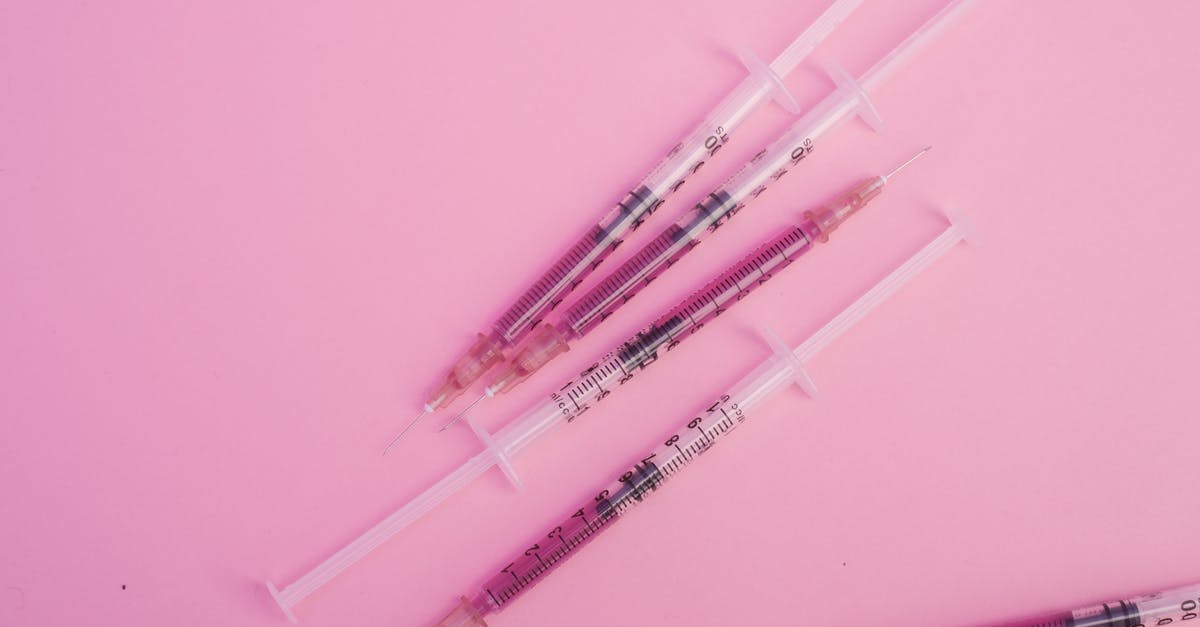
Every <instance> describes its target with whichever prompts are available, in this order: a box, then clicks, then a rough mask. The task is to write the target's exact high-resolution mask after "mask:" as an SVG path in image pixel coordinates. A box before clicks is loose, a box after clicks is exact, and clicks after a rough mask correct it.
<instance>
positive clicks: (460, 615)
mask: <svg viewBox="0 0 1200 627" xmlns="http://www.w3.org/2000/svg"><path fill="white" fill-rule="evenodd" d="M965 236H966V231H965V229H964V228H963V226H961V225H957V224H956V225H951V226H950V228H948V229H947V230H946V231H944V232H943V233H942V234H941V235H939V236H938V237H937V238H936V239H934V240H933V241H932V242H930V243H929V244H927V245H926V246H925V247H924V248H922V249H921V250H920V251H919V252H918V253H917V254H916V255H914V256H913V257H912V258H910V259H909V260H908V261H906V262H905V263H904V264H903V265H901V266H900V267H899V268H897V269H896V270H895V271H893V272H892V273H891V274H889V275H888V276H887V277H886V278H885V279H883V280H882V281H881V282H880V283H878V284H877V285H876V286H875V287H873V288H871V290H870V291H868V292H867V293H866V294H864V295H863V296H861V297H860V298H859V299H858V300H856V301H855V302H854V303H853V304H852V305H850V306H849V307H848V308H846V309H845V310H844V311H842V312H841V313H840V314H838V316H837V317H835V318H834V319H833V320H831V321H830V322H829V323H828V324H826V325H825V326H824V327H822V328H821V329H820V330H818V331H817V332H816V333H815V334H813V336H812V337H810V338H809V339H808V340H807V341H805V342H804V343H803V344H801V345H800V346H799V347H797V348H796V349H795V350H793V349H792V348H790V347H789V346H787V345H785V344H783V342H782V341H780V340H779V339H778V338H777V337H776V336H775V335H774V334H773V333H771V332H770V331H767V332H766V338H767V341H768V343H770V344H771V346H772V349H773V350H774V355H773V356H772V357H770V358H768V359H767V360H766V361H764V362H763V363H762V364H761V365H759V366H758V367H757V368H755V369H754V370H753V371H752V372H751V373H750V374H748V375H746V376H745V377H744V378H743V379H742V380H741V381H739V382H738V383H737V384H735V385H734V386H733V387H732V388H730V389H729V391H728V392H725V393H724V394H721V395H719V396H718V397H717V398H716V399H715V400H714V401H713V402H712V403H711V404H709V405H707V406H706V407H705V408H704V409H703V410H701V411H700V412H699V414H698V415H693V416H690V417H689V418H688V420H687V422H686V423H685V424H684V425H682V426H681V427H679V429H678V430H677V431H675V433H673V434H671V435H670V437H667V438H665V439H664V440H663V441H662V443H661V444H658V445H656V446H655V448H654V449H653V450H652V451H650V452H649V453H648V454H646V455H645V456H643V457H641V458H640V461H638V462H637V463H636V464H634V466H633V468H631V469H629V470H627V471H625V472H624V473H623V474H621V475H620V476H619V477H618V478H617V479H616V480H615V481H613V482H612V483H610V484H609V485H608V486H606V487H605V488H604V489H603V490H601V491H600V492H599V494H597V495H595V497H590V498H588V499H586V500H585V501H584V502H583V503H582V504H581V505H580V506H579V507H578V508H577V509H574V510H572V511H573V513H571V514H570V515H569V516H567V517H566V518H565V519H564V520H563V521H562V522H560V523H558V524H557V525H555V526H554V527H552V528H551V529H550V530H549V532H548V533H539V534H538V535H536V536H535V537H534V539H533V540H532V541H531V542H529V543H528V544H526V545H525V546H527V547H529V548H527V549H525V550H524V551H523V552H522V553H520V554H518V555H516V556H514V557H513V559H512V561H510V562H508V564H507V565H506V566H504V567H503V568H501V569H500V571H499V572H498V573H496V574H495V575H493V576H491V577H490V578H489V579H488V580H487V581H486V582H485V583H484V584H483V585H482V586H481V587H480V588H479V590H478V591H477V592H475V593H474V594H472V595H471V597H469V598H468V597H461V598H460V601H459V605H458V606H457V607H455V608H454V610H452V611H451V612H450V614H449V615H447V616H446V617H445V618H444V619H442V620H441V621H440V622H438V623H437V626H438V627H468V626H471V627H486V625H487V623H486V622H484V617H485V616H487V615H489V614H493V613H496V612H499V611H501V610H503V609H505V608H507V607H508V606H509V605H510V604H511V603H513V602H514V601H516V600H517V599H519V598H520V597H521V596H522V595H523V594H524V593H525V592H526V591H528V590H529V589H530V588H531V587H533V586H534V585H535V584H537V583H538V582H539V581H542V580H543V579H545V578H546V576H547V575H549V574H550V573H552V572H554V570H555V569H556V568H557V567H558V566H559V565H561V564H562V563H563V562H565V561H566V560H567V559H568V558H570V557H571V556H573V555H575V554H576V553H578V552H579V550H580V549H582V548H583V547H585V546H587V544H588V543H589V542H591V541H592V540H593V539H595V538H596V537H597V536H598V535H600V533H601V532H603V531H604V530H606V529H608V528H609V527H611V526H612V524H613V523H615V522H616V521H617V520H620V519H621V517H622V516H624V515H625V514H627V513H628V512H629V511H630V510H631V509H632V508H633V506H635V505H637V504H638V503H640V502H642V501H643V500H644V499H646V498H647V497H649V496H650V495H652V494H654V493H655V491H657V490H658V488H659V487H661V486H662V485H663V483H664V482H666V481H667V480H668V479H671V478H672V477H674V476H675V475H677V474H679V472H681V471H682V470H683V469H684V468H687V466H688V464H690V463H691V462H692V461H693V460H695V459H696V458H697V457H699V456H700V455H701V454H703V453H705V452H707V451H708V450H709V449H711V448H712V447H713V446H714V445H715V444H716V443H718V442H720V441H722V440H724V438H725V437H726V436H727V435H729V433H730V432H732V431H733V430H734V429H735V428H737V427H738V426H739V425H741V424H742V423H743V422H745V421H746V420H747V419H748V418H749V416H750V415H751V413H750V412H751V410H752V409H754V408H755V407H756V406H758V405H759V404H761V403H762V402H763V401H765V400H767V399H768V398H769V397H770V396H771V395H773V394H774V393H775V392H777V391H779V390H781V389H783V388H784V387H786V386H787V385H788V384H789V383H797V384H799V385H800V386H801V387H803V388H804V389H805V390H806V391H809V392H810V394H811V392H812V389H813V387H812V382H811V380H810V379H809V377H808V375H807V374H806V372H805V370H804V364H805V363H806V362H807V361H809V360H810V359H812V358H813V356H815V355H816V354H817V353H818V352H819V351H820V350H821V349H823V348H824V347H826V346H827V345H829V344H830V343H831V342H832V341H833V340H834V339H836V338H837V337H838V336H840V335H841V334H842V333H843V332H845V331H846V329H848V328H850V327H851V326H852V325H853V324H854V323H856V322H858V321H859V320H860V319H862V318H863V316H865V315H866V314H867V313H869V312H870V311H871V310H872V309H874V308H875V307H876V306H877V305H879V303H881V302H883V301H884V300H886V299H887V297H888V296H890V295H891V294H892V293H893V292H895V291H896V290H897V289H899V288H900V286H902V285H903V284H904V283H906V282H908V281H909V280H910V279H911V278H912V277H914V276H915V275H916V274H917V273H919V272H920V271H921V270H922V269H924V268H925V267H926V266H928V265H929V264H931V263H933V262H934V261H935V260H937V259H938V258H939V257H940V256H941V255H942V254H944V253H945V252H946V251H948V250H950V249H951V248H953V247H954V246H955V245H956V244H957V243H958V242H960V241H962V240H963V239H965ZM563 622H566V621H563Z"/></svg>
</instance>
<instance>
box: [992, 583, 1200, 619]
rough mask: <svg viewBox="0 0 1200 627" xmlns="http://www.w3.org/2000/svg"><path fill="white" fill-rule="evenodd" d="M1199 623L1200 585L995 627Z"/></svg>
mask: <svg viewBox="0 0 1200 627" xmlns="http://www.w3.org/2000/svg"><path fill="white" fill-rule="evenodd" d="M1191 620H1200V584H1196V585H1191V586H1185V587H1181V588H1174V589H1171V590H1165V591H1162V592H1155V593H1153V594H1146V595H1142V596H1135V597H1132V598H1128V599H1121V600H1118V601H1109V602H1108V603H1100V604H1097V605H1089V606H1086V607H1081V608H1078V609H1075V610H1066V611H1062V612H1056V613H1054V614H1048V615H1044V616H1039V617H1037V618H1029V619H1025V620H1020V621H1014V622H1008V623H1003V624H997V625H994V627H1128V626H1130V625H1134V626H1145V627H1151V626H1154V625H1179V624H1184V625H1186V624H1190V623H1188V622H1187V621H1191Z"/></svg>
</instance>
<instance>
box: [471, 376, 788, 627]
mask: <svg viewBox="0 0 1200 627" xmlns="http://www.w3.org/2000/svg"><path fill="white" fill-rule="evenodd" d="M790 374H791V373H790V370H789V366H788V365H787V364H786V363H784V362H780V361H777V360H775V359H771V360H768V361H767V362H766V363H764V364H762V365H761V366H759V367H758V368H757V369H755V370H754V372H752V373H751V374H750V375H748V376H747V377H746V378H744V379H743V380H742V382H741V383H739V384H738V385H737V386H735V387H734V388H733V389H732V390H731V391H730V393H729V394H725V395H723V396H721V398H719V399H717V401H716V402H714V403H711V404H709V405H708V406H707V407H706V408H705V409H704V410H702V411H701V412H700V414H699V415H698V416H696V417H694V418H691V419H689V420H688V422H687V423H685V424H684V425H683V426H682V427H680V429H679V430H678V431H676V432H675V433H674V434H673V435H671V436H670V437H669V438H666V439H665V440H664V441H663V443H662V444H661V445H659V446H658V447H656V448H655V449H654V450H653V451H651V452H650V453H649V454H648V455H646V456H644V457H643V458H642V459H641V461H639V462H637V463H635V464H634V465H633V467H632V468H631V469H629V470H627V471H626V472H624V473H623V474H621V475H620V476H619V477H618V478H617V479H616V480H614V481H613V482H611V483H610V484H609V485H608V486H606V487H605V488H604V489H602V490H600V491H599V492H598V493H597V494H596V495H595V496H594V497H592V498H589V499H587V500H586V501H584V502H583V503H581V504H580V505H579V506H578V507H576V508H575V509H574V510H573V511H572V513H571V514H569V515H568V516H566V518H565V519H564V520H562V521H561V522H559V523H558V524H556V525H554V526H553V527H550V528H549V530H548V531H547V532H546V533H543V534H539V535H538V536H537V537H535V538H534V539H532V540H531V541H530V542H529V544H528V547H527V548H525V549H524V550H522V551H521V553H519V554H517V555H516V556H514V557H513V558H512V559H511V561H509V562H508V563H507V564H506V565H503V566H501V567H500V569H499V571H498V572H497V573H496V574H495V575H492V576H491V577H490V578H489V579H488V580H487V581H486V582H485V583H484V584H483V585H482V586H481V587H480V590H479V593H478V594H477V595H476V597H475V599H474V601H473V606H472V608H471V610H472V611H474V612H477V613H479V614H482V615H486V614H490V613H493V612H498V611H500V610H502V609H504V608H505V607H506V606H507V605H508V604H510V603H512V602H513V601H515V600H516V599H518V598H520V597H521V596H522V595H523V594H524V593H525V592H526V591H527V590H529V589H530V588H532V587H533V586H534V585H535V584H536V583H537V582H539V581H541V580H542V579H544V578H545V577H546V576H547V575H549V574H550V573H551V572H553V571H554V569H556V568H557V567H558V566H559V565H560V564H562V563H563V562H565V561H566V560H567V558H569V557H571V556H572V555H574V554H575V553H577V552H578V551H579V550H580V549H582V548H583V547H584V546H587V544H588V543H590V542H591V541H592V540H593V539H594V538H596V537H597V536H598V535H599V534H600V533H601V532H603V531H604V530H605V529H608V528H609V527H610V526H612V524H613V523H615V522H616V521H617V520H619V519H620V518H621V517H622V516H623V515H624V514H626V513H628V512H629V511H630V510H631V509H632V508H633V507H634V506H635V505H637V504H638V503H641V502H642V500H644V499H645V498H646V497H648V496H649V495H651V494H653V493H654V491H655V490H657V489H658V488H659V487H661V486H662V485H663V483H664V482H665V481H666V480H667V479H668V478H670V477H672V476H674V475H675V474H676V473H678V472H679V471H680V470H682V469H683V467H684V466H686V465H687V464H689V463H690V462H691V461H692V460H694V459H695V458H696V457H699V456H700V454H701V453H704V452H705V451H707V450H709V449H710V448H711V447H712V446H713V445H714V444H716V442H717V441H718V440H719V439H721V438H723V437H724V436H725V435H727V434H728V433H729V432H731V431H732V430H733V429H734V428H735V427H737V426H738V425H739V424H741V423H742V422H744V421H745V420H746V419H747V414H746V411H747V409H748V408H749V407H750V406H752V405H757V404H758V403H759V402H760V401H761V400H763V399H764V398H766V397H767V396H769V395H770V394H771V393H772V392H774V391H775V390H777V389H779V388H780V387H782V386H785V385H787V384H788V382H789V381H790Z"/></svg>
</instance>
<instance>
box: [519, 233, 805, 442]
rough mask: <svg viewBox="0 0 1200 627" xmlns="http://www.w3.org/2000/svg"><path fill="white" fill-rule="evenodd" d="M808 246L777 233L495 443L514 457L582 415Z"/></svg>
mask: <svg viewBox="0 0 1200 627" xmlns="http://www.w3.org/2000/svg"><path fill="white" fill-rule="evenodd" d="M811 247H812V242H811V241H810V240H809V238H808V236H807V235H806V234H805V225H800V226H795V227H792V228H789V229H786V230H784V231H782V232H780V233H779V234H777V235H776V236H775V237H773V238H771V239H770V240H768V241H767V242H766V243H764V244H762V245H761V246H759V247H758V248H757V249H755V250H754V252H752V253H750V254H749V255H747V256H746V257H745V258H743V259H742V260H741V261H740V262H738V263H736V264H734V265H733V266H731V267H730V268H728V269H727V270H725V271H724V272H722V273H721V274H719V275H717V277H716V278H714V279H713V280H712V281H710V282H709V283H708V284H706V285H705V286H704V287H703V288H701V289H700V290H698V291H696V292H694V293H693V294H692V295H691V296H689V297H688V298H686V299H684V300H683V301H682V302H680V303H679V304H678V305H676V306H675V307H674V308H672V309H671V310H670V311H668V312H667V313H666V314H664V315H663V316H661V317H660V318H659V319H658V320H656V321H655V322H654V323H653V324H651V325H650V326H648V327H646V328H645V329H644V330H642V331H641V332H639V333H637V334H636V335H635V336H633V337H632V338H630V339H629V340H628V341H626V342H624V343H623V344H621V345H620V346H619V347H617V349H616V350H613V351H611V352H609V353H608V354H606V355H605V356H604V357H603V358H601V359H600V360H598V361H596V362H595V363H593V364H592V365H591V366H590V367H589V368H587V369H586V370H585V371H583V372H582V373H580V375H579V377H578V378H576V379H573V380H571V381H568V382H567V383H566V384H564V385H562V386H561V387H560V388H559V389H558V390H556V391H555V392H553V393H552V394H550V396H549V398H547V399H546V400H545V401H544V402H542V403H539V404H538V405H536V406H534V407H533V408H532V409H530V410H529V411H527V412H526V413H525V414H523V415H522V416H521V417H519V418H518V419H517V420H515V421H514V422H512V423H510V424H509V425H507V426H506V427H504V428H503V429H501V430H500V431H499V432H498V433H497V434H496V440H497V442H499V443H500V445H501V446H502V447H504V449H505V452H506V453H508V454H512V453H515V451H516V450H519V449H520V448H522V447H523V446H524V445H525V444H527V443H528V442H530V441H532V440H533V439H536V438H537V437H539V436H540V435H541V434H542V433H543V432H545V431H546V430H548V429H550V428H552V427H554V426H556V425H558V424H566V423H568V422H571V421H574V420H575V419H577V418H579V417H580V416H582V415H584V414H585V413H587V412H588V411H589V410H590V409H591V408H592V407H593V406H595V405H596V404H597V403H599V402H600V401H602V400H604V399H605V398H607V397H608V395H609V394H611V393H612V392H613V390H615V389H617V388H619V387H620V386H622V385H624V384H625V383H628V382H629V381H630V380H632V379H633V377H634V375H636V374H637V373H638V372H639V371H641V370H644V369H645V368H647V367H649V366H650V365H651V364H653V363H654V362H656V361H658V358H659V356H660V355H662V354H665V353H666V352H667V351H670V350H672V349H674V348H675V347H676V346H678V345H679V343H680V342H682V341H683V340H684V339H686V338H687V337H689V336H690V335H691V334H693V333H695V332H696V331H698V330H700V329H701V328H703V327H704V325H705V324H707V323H708V322H709V321H711V320H713V319H714V318H716V317H717V316H719V315H721V314H722V313H724V312H725V311H727V310H728V309H729V308H730V307H732V306H733V305H734V304H736V303H737V302H738V301H740V300H741V299H743V298H745V297H746V295H747V294H749V293H750V292H752V291H754V290H755V289H757V288H758V287H759V286H761V285H763V284H764V283H766V282H767V281H768V280H770V279H771V278H772V277H774V276H776V275H777V274H778V273H779V271H781V270H782V269H784V268H786V267H787V266H789V265H791V264H792V263H793V262H794V261H795V260H796V259H797V258H799V257H800V256H801V255H803V254H804V253H805V252H807V251H808V250H809V249H810V248H811Z"/></svg>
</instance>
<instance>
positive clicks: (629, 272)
mask: <svg viewBox="0 0 1200 627" xmlns="http://www.w3.org/2000/svg"><path fill="white" fill-rule="evenodd" d="M780 147H782V148H783V149H785V150H791V149H792V145H791V144H790V143H786V144H783V145H782V146H779V145H773V146H772V147H771V148H770V149H768V150H767V151H764V153H769V152H770V151H772V150H775V149H777V148H780ZM928 150H929V147H926V148H924V149H923V150H921V151H920V152H918V153H917V154H915V155H913V156H912V157H910V158H909V159H908V160H907V161H905V162H904V163H901V164H900V165H898V166H896V167H895V168H893V169H892V171H890V172H888V173H887V174H884V175H881V176H875V177H871V178H868V179H866V180H863V181H861V182H859V183H858V184H857V185H855V186H854V187H853V188H852V189H850V190H849V191H847V192H846V193H845V194H843V195H842V196H841V197H839V198H838V199H837V200H835V201H834V202H831V203H829V204H828V205H826V206H825V207H823V208H822V209H821V210H820V211H817V212H812V211H810V212H807V213H806V214H805V220H806V223H805V224H802V225H800V226H797V227H795V228H794V229H793V230H792V231H789V235H788V237H790V238H800V237H802V236H803V237H804V245H805V247H804V248H803V249H800V250H796V251H794V253H793V257H794V256H796V255H799V254H801V253H803V252H804V251H807V250H808V244H810V243H811V242H812V241H813V240H814V239H817V238H819V239H820V241H822V242H823V241H825V240H827V239H828V237H829V233H830V232H832V231H833V230H834V229H835V228H837V225H838V224H839V223H840V222H842V221H844V220H845V219H846V218H847V217H849V216H850V215H851V214H853V213H854V212H856V211H858V210H859V209H862V208H863V207H865V206H866V205H867V203H869V202H871V201H872V200H874V199H875V198H876V197H878V196H879V195H880V194H881V193H883V189H884V187H885V186H886V185H887V184H888V182H889V181H890V180H891V177H892V176H895V175H896V174H897V173H898V172H900V171H901V170H903V169H904V168H905V167H907V166H908V165H909V164H910V163H912V162H913V161H915V160H917V158H919V157H920V156H921V155H923V154H925V152H926V151H928ZM760 154H762V153H760ZM748 169H752V168H748ZM743 172H745V171H743ZM739 176H741V175H739ZM735 178H738V177H735ZM764 186H765V183H764ZM728 188H730V186H726V187H725V188H723V190H724V189H728ZM734 188H735V189H736V186H735V187H734ZM723 190H719V191H718V192H717V193H714V194H711V195H710V196H709V198H708V200H706V201H705V202H703V203H700V204H699V205H697V206H696V208H695V209H693V210H692V211H691V212H689V213H688V215H687V216H685V217H684V218H683V219H682V220H680V221H679V222H678V223H676V224H674V225H672V226H671V227H670V228H668V229H667V230H666V231H663V233H662V234H661V235H659V236H658V237H657V238H655V239H654V240H653V241H651V242H650V243H649V244H647V245H646V247H645V248H643V249H642V250H641V251H640V252H638V254H636V255H634V256H633V257H632V258H630V259H629V261H627V262H626V263H624V264H623V265H622V266H621V267H620V268H619V269H617V271H616V272H614V273H613V274H612V275H611V276H609V277H608V278H607V279H606V280H605V281H604V282H603V283H601V284H600V285H598V286H597V287H596V288H595V289H593V290H592V291H591V292H589V293H588V294H587V295H586V296H584V297H583V299H581V300H580V301H579V303H578V304H576V305H575V306H573V307H571V308H570V309H569V310H567V312H566V314H565V315H564V316H563V318H562V319H561V320H560V321H559V322H558V323H556V324H542V325H541V326H539V327H538V329H537V330H536V331H535V332H534V334H533V335H532V336H530V338H529V340H528V341H527V342H526V343H525V345H524V346H522V347H521V350H520V351H518V352H517V353H516V354H515V355H514V356H513V357H512V359H510V360H509V361H508V363H507V365H506V367H505V368H504V369H503V370H502V371H501V373H500V376H499V377H497V378H496V380H495V381H494V382H493V383H492V384H491V385H489V386H488V387H486V388H485V389H484V394H483V396H481V397H480V398H479V399H478V400H476V401H475V402H473V403H471V405H470V406H468V407H467V408H466V409H465V410H463V413H465V412H467V411H470V410H471V409H472V408H473V407H474V406H475V405H476V404H477V403H478V402H479V400H482V399H483V398H486V397H489V396H495V395H497V394H500V393H503V392H507V391H509V390H511V389H513V388H514V387H516V386H517V385H518V384H519V383H521V382H522V381H524V380H525V379H526V378H528V377H529V376H530V375H532V374H533V373H534V372H536V371H537V370H538V369H540V368H541V367H542V366H544V365H546V364H547V363H549V362H550V361H551V360H552V359H554V358H555V357H556V356H558V355H560V354H562V353H564V352H566V351H567V350H569V347H570V343H571V342H573V341H575V340H577V339H579V338H582V337H583V336H584V335H586V334H587V333H588V332H589V331H591V330H592V329H594V328H596V327H597V326H598V325H599V324H600V322H601V321H603V320H604V319H605V318H607V317H608V316H610V315H612V313H613V312H615V311H616V310H617V309H618V308H620V307H621V305H623V304H625V303H627V302H629V300H631V299H632V298H633V296H634V295H635V294H637V293H638V292H639V291H641V290H642V288H644V287H645V286H647V285H649V284H650V283H651V282H652V281H654V280H655V279H657V278H658V277H660V276H661V275H662V274H663V273H664V272H666V271H667V270H668V269H670V268H671V266H673V265H674V264H675V263H676V262H678V261H679V260H680V259H681V258H682V257H683V256H684V255H686V254H687V253H688V252H689V251H690V250H692V249H693V248H695V247H696V246H697V245H698V244H699V243H700V242H701V241H702V240H703V238H704V237H705V236H706V235H707V234H708V233H712V232H714V231H715V230H716V229H717V227H719V226H720V225H721V224H722V223H723V221H724V220H727V219H728V217H729V216H731V215H732V214H733V213H734V212H737V211H740V210H741V208H742V207H744V206H745V204H746V203H747V202H749V200H750V199H746V200H743V201H741V202H737V200H736V199H735V198H733V197H731V196H729V195H728V194H727V193H726V192H725V191H723ZM722 198H724V199H727V200H725V201H722V204H723V205H724V206H725V207H727V210H726V211H725V212H724V213H723V214H722V213H719V212H716V211H711V209H713V207H712V203H713V202H714V201H715V200H717V199H722ZM731 203H733V204H731ZM801 234H802V235H801ZM797 241H799V240H797ZM781 245H782V244H781ZM747 271H752V270H747ZM759 272H763V270H761V269H760V270H759ZM764 280H765V279H764ZM699 324H703V323H699ZM681 332H683V331H681V330H677V331H676V332H675V335H678V334H679V333H681ZM463 413H460V414H459V415H458V416H456V417H455V418H454V420H451V421H450V422H448V423H446V425H445V426H444V427H442V428H443V429H445V428H446V427H449V426H450V425H452V424H454V423H455V422H456V421H458V419H459V418H461V417H462V415H463ZM393 442H394V440H393Z"/></svg>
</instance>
